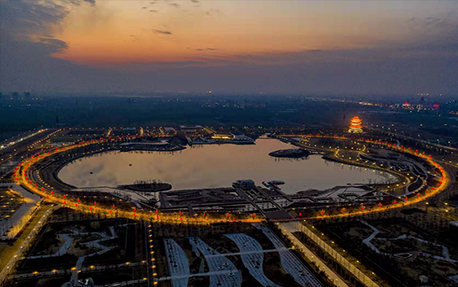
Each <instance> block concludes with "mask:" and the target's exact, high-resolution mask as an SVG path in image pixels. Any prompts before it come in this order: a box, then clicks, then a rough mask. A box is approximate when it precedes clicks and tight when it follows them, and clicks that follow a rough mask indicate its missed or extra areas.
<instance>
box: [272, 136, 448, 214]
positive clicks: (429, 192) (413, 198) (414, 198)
mask: <svg viewBox="0 0 458 287" xmlns="http://www.w3.org/2000/svg"><path fill="white" fill-rule="evenodd" d="M284 136H285V137H303V138H304V137H305V138H311V137H314V138H328V139H336V140H355V141H359V142H361V143H366V144H374V145H379V146H383V147H385V148H388V149H392V150H395V151H399V152H404V153H408V154H411V155H414V156H417V157H420V158H423V159H425V160H426V161H428V163H429V164H430V165H431V166H433V167H435V168H436V169H438V170H439V172H440V176H439V177H438V178H439V183H438V184H437V185H436V186H432V187H430V188H429V189H426V190H425V192H424V193H421V192H416V193H415V194H412V195H410V196H406V197H404V198H398V199H399V200H400V201H399V202H398V201H397V200H394V201H393V202H392V203H391V204H389V205H382V204H381V203H379V204H378V205H375V206H374V205H370V206H368V207H366V206H364V205H361V207H360V210H358V211H346V210H345V209H342V210H341V212H340V213H339V214H326V210H324V209H322V210H320V211H319V213H318V214H317V215H315V216H309V217H302V218H299V219H321V218H338V217H346V216H355V215H364V214H368V213H371V212H383V211H386V210H390V209H395V208H400V207H405V206H408V205H412V204H415V203H419V202H421V201H423V200H425V199H427V198H430V197H432V196H434V195H437V194H438V193H440V192H442V191H444V190H446V189H447V188H449V187H450V185H451V182H452V180H451V179H452V174H451V173H450V172H449V171H448V170H446V169H445V168H444V167H442V166H441V165H440V164H438V163H437V162H435V161H434V160H433V159H432V156H431V155H426V154H425V153H424V152H423V153H420V152H418V150H415V151H414V150H412V149H411V148H407V147H404V146H402V145H401V146H398V145H396V144H390V143H388V142H384V141H381V140H372V139H364V138H361V139H358V138H348V137H345V136H335V135H320V134H317V135H312V134H309V135H305V136H304V135H284ZM349 162H350V163H353V164H356V165H361V164H360V163H357V162H352V161H349ZM330 209H331V210H332V211H335V210H336V208H330ZM296 220H297V219H296ZM275 221H292V220H287V219H286V220H275Z"/></svg>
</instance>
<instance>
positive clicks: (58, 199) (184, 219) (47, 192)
mask: <svg viewBox="0 0 458 287" xmlns="http://www.w3.org/2000/svg"><path fill="white" fill-rule="evenodd" d="M288 136H290V135H288ZM301 136H302V135H301ZM296 137H297V135H296ZM302 137H322V138H332V139H339V140H350V138H347V137H341V136H332V135H325V136H323V135H307V136H302ZM132 138H133V137H132ZM118 139H121V138H120V137H118ZM114 140H115V139H111V138H110V139H108V138H101V139H99V140H91V141H90V142H84V141H83V142H82V143H79V144H71V145H67V146H63V147H61V148H56V149H55V150H53V151H51V152H47V153H42V154H40V153H37V154H35V155H33V156H31V157H30V158H27V159H26V160H24V161H23V162H22V163H20V164H19V165H18V166H17V167H16V169H15V172H14V176H15V182H16V183H17V184H21V185H23V186H25V187H26V188H28V189H29V190H30V191H32V192H34V193H36V194H38V195H40V196H43V197H45V198H46V199H47V200H48V201H51V202H54V203H57V204H60V205H63V206H65V207H68V208H71V209H74V210H78V211H81V212H86V213H88V212H89V213H100V214H104V215H106V216H113V217H124V218H129V219H134V220H140V219H144V220H150V221H153V222H159V221H160V222H166V223H177V224H210V223H218V222H231V221H233V220H237V221H239V222H240V221H242V222H260V221H261V220H262V218H260V216H256V217H255V216H254V215H253V217H250V216H246V217H241V216H240V215H231V214H228V215H227V217H224V218H221V217H220V218H215V217H212V216H211V215H209V214H204V216H198V217H193V216H187V215H185V214H181V212H180V213H179V214H177V213H158V211H156V213H153V212H152V211H144V210H135V209H133V210H121V209H115V208H114V206H113V208H109V207H105V206H100V205H98V206H96V205H95V203H94V205H90V204H85V203H81V202H79V200H78V199H77V200H74V199H71V198H66V195H63V194H60V193H59V192H56V193H55V192H54V188H53V187H50V186H49V185H47V186H44V185H43V184H40V183H38V182H36V181H35V180H34V178H33V176H32V177H29V175H30V174H29V173H30V171H31V167H33V165H34V164H36V163H37V162H39V161H41V160H43V159H44V158H47V157H50V156H54V155H56V154H59V153H61V152H64V151H68V150H71V149H74V148H77V147H83V146H87V145H92V144H101V143H107V142H109V141H114ZM351 140H355V141H359V142H361V143H367V144H377V145H379V146H383V147H385V148H388V149H392V150H396V151H400V152H404V153H409V154H411V155H415V156H417V157H421V158H423V159H426V160H427V161H428V162H429V164H431V165H432V166H434V167H435V168H437V169H438V170H439V172H440V180H439V184H438V185H437V186H436V187H432V188H431V189H429V190H428V189H427V190H426V191H425V192H424V193H423V194H421V193H416V194H415V195H411V196H410V197H409V198H406V199H403V200H400V202H394V203H392V204H388V205H384V206H382V205H381V204H379V205H378V206H377V205H375V206H373V205H371V206H370V209H369V208H366V207H365V206H364V205H363V206H361V207H360V210H358V211H348V212H342V213H340V214H329V215H328V214H326V211H325V210H321V211H320V212H318V213H317V215H315V216H310V217H302V218H300V219H290V220H288V221H291V220H303V219H307V218H310V219H313V218H336V217H345V216H353V215H360V214H367V213H370V212H381V211H386V210H388V209H393V208H400V207H404V206H406V205H411V204H414V203H418V202H420V201H423V200H425V199H427V198H429V197H432V196H434V195H436V194H438V193H439V192H441V191H444V190H445V189H447V188H448V187H449V185H450V174H449V172H447V171H446V170H445V169H444V168H443V167H442V166H441V165H440V164H438V163H437V162H435V161H434V160H433V159H432V157H431V155H429V156H427V155H425V154H420V153H418V152H416V151H413V150H412V149H410V148H406V147H403V146H401V147H399V146H397V145H395V144H390V143H388V142H382V141H380V140H379V141H376V140H371V139H351ZM334 209H335V208H333V210H334Z"/></svg>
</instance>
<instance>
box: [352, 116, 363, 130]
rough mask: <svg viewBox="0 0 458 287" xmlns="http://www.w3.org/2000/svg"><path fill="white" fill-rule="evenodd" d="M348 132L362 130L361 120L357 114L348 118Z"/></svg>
mask: <svg viewBox="0 0 458 287" xmlns="http://www.w3.org/2000/svg"><path fill="white" fill-rule="evenodd" d="M348 132H349V133H362V132H363V122H362V121H361V119H360V118H359V117H358V116H354V117H353V118H351V120H350V127H349V129H348Z"/></svg>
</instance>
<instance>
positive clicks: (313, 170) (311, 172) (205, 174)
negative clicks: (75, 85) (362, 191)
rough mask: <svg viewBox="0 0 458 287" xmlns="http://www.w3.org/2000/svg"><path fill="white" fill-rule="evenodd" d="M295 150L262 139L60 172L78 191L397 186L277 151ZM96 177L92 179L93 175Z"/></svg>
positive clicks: (365, 172)
mask: <svg viewBox="0 0 458 287" xmlns="http://www.w3.org/2000/svg"><path fill="white" fill-rule="evenodd" d="M287 148H294V146H292V145H290V144H287V143H283V142H281V141H279V140H276V139H258V140H257V141H256V144H255V145H232V144H225V145H201V146H193V147H188V148H187V149H185V150H182V151H178V152H173V153H170V152H140V151H139V152H117V151H113V152H107V153H103V154H97V155H95V156H90V157H85V158H81V159H78V160H76V161H74V162H72V163H69V164H67V165H66V166H65V167H64V168H63V169H62V170H61V171H60V173H59V177H60V179H61V180H62V181H64V182H66V183H68V184H71V185H74V186H77V187H95V186H116V185H120V184H131V183H133V182H135V181H136V180H150V179H155V180H160V181H162V182H167V183H170V184H172V187H173V189H174V190H179V189H194V188H211V187H228V186H232V183H233V182H234V181H236V180H237V179H252V180H254V181H255V183H256V184H257V185H262V182H263V181H270V180H282V181H284V182H285V184H284V185H282V186H280V187H281V188H282V191H284V192H285V193H288V194H292V193H295V192H298V191H302V190H307V189H320V190H324V189H328V188H332V187H334V186H337V185H346V184H347V183H384V182H386V181H387V180H389V181H391V182H393V181H395V177H394V176H392V175H390V174H388V173H385V172H380V171H377V170H372V169H366V168H362V167H355V166H350V165H345V164H340V163H335V162H330V161H326V160H324V159H322V157H321V155H310V156H309V157H308V158H306V159H278V158H274V157H271V156H269V155H268V154H269V153H270V152H272V151H275V150H279V149H287ZM91 173H92V174H91Z"/></svg>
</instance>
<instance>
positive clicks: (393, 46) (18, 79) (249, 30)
mask: <svg viewBox="0 0 458 287" xmlns="http://www.w3.org/2000/svg"><path fill="white" fill-rule="evenodd" d="M457 3H458V2H457V1H440V0H435V1H394V0H393V1H347V0H341V1H279V0H278V1H261V0H259V1H255V0H246V1H242V0H221V1H218V0H211V1H210V0H209V1H198V0H194V1H191V0H186V1H173V0H169V1H153V0H150V1H143V0H141V1H138V0H85V1H83V0H60V1H58V0H54V1H52V0H30V1H27V0H0V6H1V7H0V8H1V9H0V24H1V28H0V29H1V30H0V32H1V33H0V48H1V49H0V60H1V62H0V91H10V90H19V91H22V90H26V89H28V90H32V91H33V90H36V91H40V92H72V93H87V92H91V93H96V92H106V91H112V92H142V93H148V92H151V93H155V92H160V91H166V92H178V91H188V92H204V91H206V90H214V91H219V92H221V93H258V92H262V93H304V94H307V93H322V94H326V93H331V94H332V93H335V94H351V93H355V94H396V93H400V94H416V93H418V92H425V93H426V92H428V93H449V94H450V93H455V94H458V87H457V84H456V82H457V81H456V79H457V78H458V68H457V67H458V4H457Z"/></svg>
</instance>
